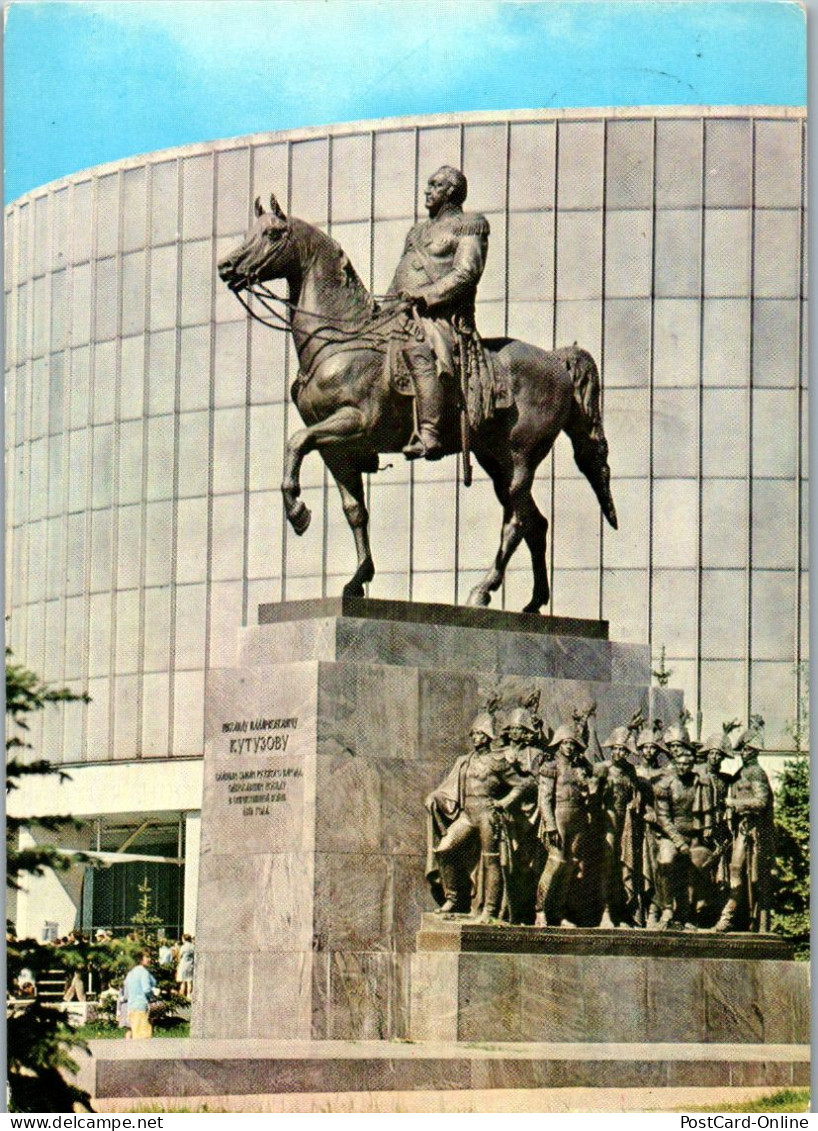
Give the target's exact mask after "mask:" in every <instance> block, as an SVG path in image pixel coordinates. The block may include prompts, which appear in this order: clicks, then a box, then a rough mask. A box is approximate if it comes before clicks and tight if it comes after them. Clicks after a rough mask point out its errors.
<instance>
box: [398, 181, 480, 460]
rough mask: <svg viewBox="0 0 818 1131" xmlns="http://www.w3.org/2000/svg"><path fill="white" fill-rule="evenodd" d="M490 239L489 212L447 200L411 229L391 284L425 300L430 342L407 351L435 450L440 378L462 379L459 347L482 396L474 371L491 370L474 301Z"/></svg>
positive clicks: (424, 429)
mask: <svg viewBox="0 0 818 1131" xmlns="http://www.w3.org/2000/svg"><path fill="white" fill-rule="evenodd" d="M488 238H489V222H488V220H487V219H486V218H485V216H480V215H478V214H476V213H464V212H463V210H462V208H461V207H460V205H455V204H452V203H447V204H446V205H444V206H443V208H442V209H441V210H440V212H439V213H438V214H437V215H436V216H435V217H434V218H432V219H428V220H422V221H421V222H420V223H418V224H415V225H414V227H413V228H412V229H411V231H410V232H409V235H408V236H407V237H406V245H405V247H404V250H403V255H402V256H401V260H400V263H398V266H397V270H396V271H395V277H394V278H393V280H392V284H391V286H390V288H389V294H390V295H397V294H400V293H401V292H405V293H409V294H412V295H413V296H415V297H417V298H420V299H423V301H424V303H425V309H424V311H423V314H422V315H417V317H418V318H419V320H420V323H421V325H422V327H423V330H424V334H425V341H414V342H412V343H411V344H410V345H409V346H407V347H406V350H405V351H404V353H405V356H406V360H407V362H408V364H409V366H410V368H411V370H412V375H413V378H414V381H415V387H416V392H417V399H418V416H419V422H420V433H421V438H422V439H423V441H424V442H425V444H426V446H427V448H431V449H434V450H436V449H437V448H438V447H439V444H440V424H441V415H442V410H443V396H442V390H441V386H440V377H441V376H444V375H447V374H448V375H451V376H453V377H458V378H459V377H460V375H461V369H460V366H461V364H462V363H461V362H460V361H459V360H458V356H457V355H458V353H459V351H462V355H463V357H464V359H465V361H466V371H467V372H468V373H469V375H470V377H472V378H475V377H476V378H477V379H478V380H477V383H476V395H478V396H479V395H481V390H480V385H481V382H480V377H481V374H480V373H479V372H474V373H472V370H474V369H475V365H476V366H477V367H478V368H479V366H480V364H481V362H482V367H483V370H485V361H484V360H483V358H482V351H481V350H480V348H479V342H478V340H477V338H476V334H475V322H474V305H475V298H476V295H477V284H478V283H479V282H480V278H481V276H482V274H483V269H484V267H485V265H486V255H487V253H488ZM472 384H475V382H474V381H472ZM489 394H490V385H489ZM470 407H471V406H470ZM407 454H410V453H409V452H407ZM417 454H422V451H418V453H417ZM441 454H442V453H441Z"/></svg>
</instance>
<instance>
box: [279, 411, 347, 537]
mask: <svg viewBox="0 0 818 1131" xmlns="http://www.w3.org/2000/svg"><path fill="white" fill-rule="evenodd" d="M363 428H364V418H363V414H362V413H361V412H360V410H359V409H357V408H352V407H351V406H347V407H345V408H339V409H338V411H337V412H334V413H333V414H332V416H328V417H327V419H326V420H321V421H319V422H318V424H313V425H311V426H310V427H309V428H301V429H299V431H298V432H294V433H293V435H292V436H290V438H289V440H288V441H287V451H286V454H285V457H284V477H283V479H282V481H281V494H282V496H283V498H284V510H285V512H286V515H287V519H288V521H289V523H290V525H291V526H292V528H293V530H294V531H295V532H296V534H303V533H304V531H305V530H306V529H307V527H308V526H309V525H310V519H311V517H312V515H311V514H310V509H309V507H308V506H307V505H306V504H305V503H304V501H303V499H299V497H298V496H299V495H300V494H301V482H300V474H301V464H302V462H303V460H304V456H306V455H307V454H308V453H309V452H311V451H313V449H315V448H320V447H324V445H327V444H338V443H343V442H346V441H348V440H354V439H355V438H356V436H359V435H361V434H362V432H363Z"/></svg>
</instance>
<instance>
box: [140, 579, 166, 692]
mask: <svg viewBox="0 0 818 1131" xmlns="http://www.w3.org/2000/svg"><path fill="white" fill-rule="evenodd" d="M169 657H170V588H168V587H163V588H161V589H154V588H148V589H146V590H145V660H144V670H145V671H148V672H151V671H164V670H165V669H166V668H167V667H168V661H169Z"/></svg>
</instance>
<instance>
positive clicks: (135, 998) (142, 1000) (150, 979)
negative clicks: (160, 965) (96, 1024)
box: [123, 950, 156, 1040]
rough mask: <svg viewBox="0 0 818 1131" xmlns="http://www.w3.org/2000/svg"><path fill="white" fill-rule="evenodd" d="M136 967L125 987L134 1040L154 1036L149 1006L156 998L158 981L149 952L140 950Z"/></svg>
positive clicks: (129, 1021)
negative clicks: (149, 1018)
mask: <svg viewBox="0 0 818 1131" xmlns="http://www.w3.org/2000/svg"><path fill="white" fill-rule="evenodd" d="M134 959H135V962H136V965H135V966H133V967H132V969H131V970H129V971H128V975H127V977H126V978H125V984H124V986H123V991H124V995H125V997H126V998H127V1001H128V1025H129V1026H130V1030H131V1037H132V1038H133V1040H140V1039H142V1038H145V1037H152V1036H153V1027H152V1025H151V1023H150V1021H149V1020H148V1005H149V1004H150V1002H151V1001H153V1000H154V998H155V996H156V993H155V991H156V979H155V978H154V976H153V974H151V972H150V969H149V967H150V964H151V956H150V952H149V951H147V950H138V951H137V952H136V954H135V955H134Z"/></svg>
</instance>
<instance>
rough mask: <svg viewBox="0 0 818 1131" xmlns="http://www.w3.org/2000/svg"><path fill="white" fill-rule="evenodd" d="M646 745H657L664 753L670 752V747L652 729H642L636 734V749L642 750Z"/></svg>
mask: <svg viewBox="0 0 818 1131" xmlns="http://www.w3.org/2000/svg"><path fill="white" fill-rule="evenodd" d="M645 746H655V747H657V748H658V749H659V750H661V751H662V753H663V754H667V753H668V749H667V747H666V746H665V744H664V742H663V741H662V739H661V737H660V736H659V735H658V734H654V733H653V731H652V730H649V729H647V728H646V729H645V730H640V731H639V734H638V735H637V736H636V749H637V750H642V749H644V747H645Z"/></svg>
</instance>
